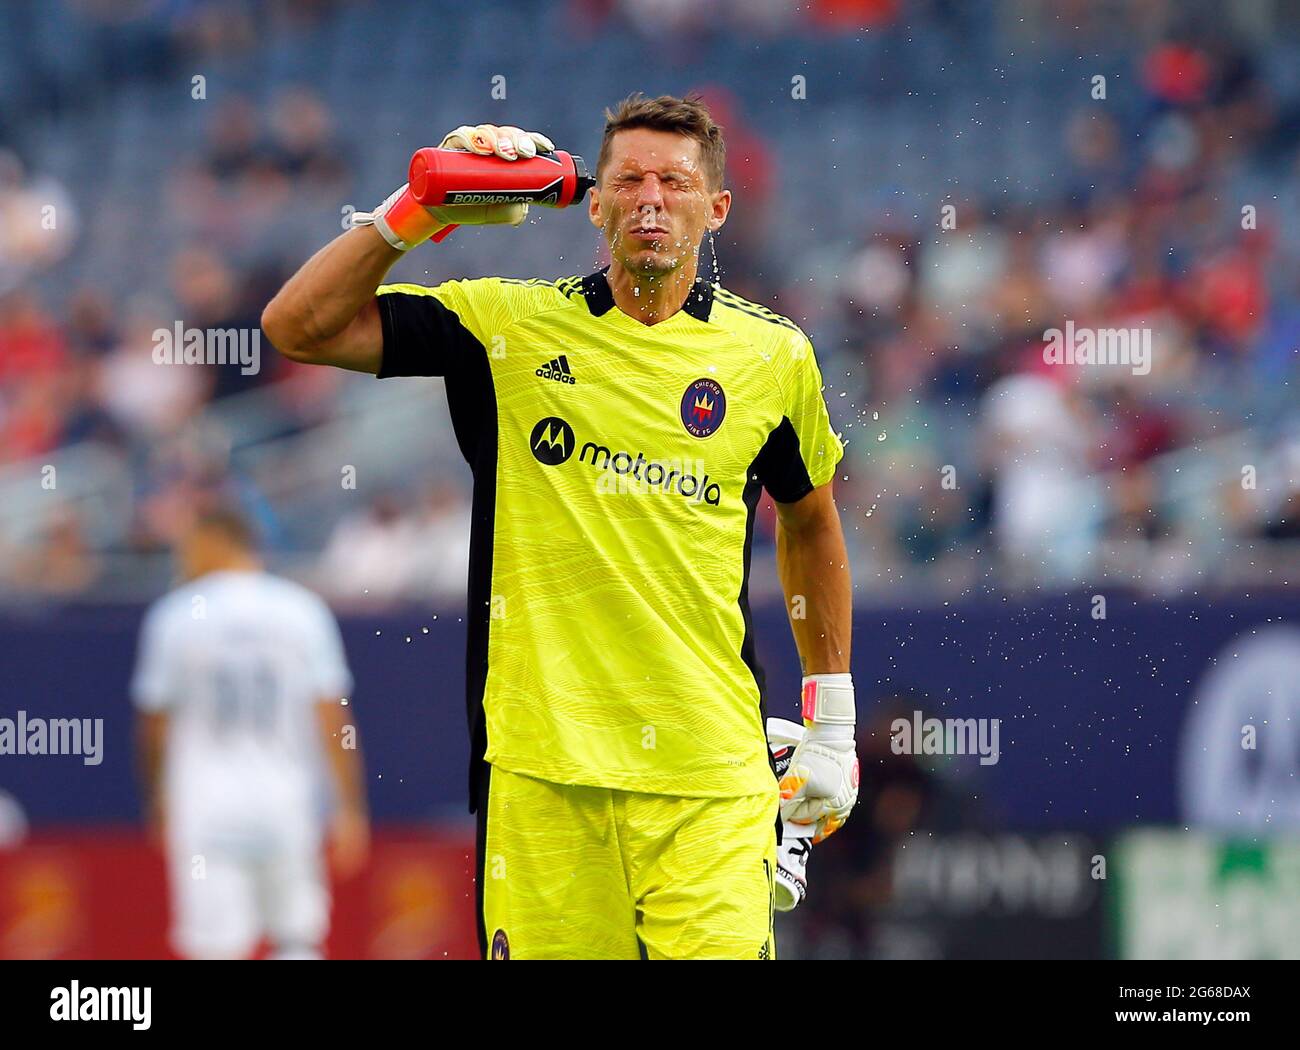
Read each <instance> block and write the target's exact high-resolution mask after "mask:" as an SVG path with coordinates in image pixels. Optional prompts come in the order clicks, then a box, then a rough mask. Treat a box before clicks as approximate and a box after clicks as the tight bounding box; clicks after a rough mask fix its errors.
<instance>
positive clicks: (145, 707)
mask: <svg viewBox="0 0 1300 1050" xmlns="http://www.w3.org/2000/svg"><path fill="white" fill-rule="evenodd" d="M168 608H169V606H166V605H162V604H156V605H154V606H152V607H151V608H150V609H149V611H148V612H147V613H146V614H145V618H144V623H143V624H142V625H141V627H140V646H139V650H138V652H137V653H136V662H135V673H134V674H133V675H132V677H131V702H132V703H134V704H135V706H136V708H137V709H138V710H141V711H151V712H154V711H162V710H163V709H165V708H167V707H169V706H170V705H171V704H173V703H174V702H175V700H176V680H177V675H176V673H175V668H174V667H173V655H174V654H175V652H176V646H175V645H173V644H170V643H169V638H168V635H169V631H168V617H167V609H168Z"/></svg>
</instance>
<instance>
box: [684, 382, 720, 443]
mask: <svg viewBox="0 0 1300 1050" xmlns="http://www.w3.org/2000/svg"><path fill="white" fill-rule="evenodd" d="M726 414H727V395H726V394H724V393H723V392H722V387H721V386H719V385H718V383H717V382H716V381H714V380H712V379H697V380H695V382H694V383H692V384H691V385H690V386H688V387H687V388H686V393H684V394H683V395H682V426H684V427H685V428H686V433H688V434H690V435H691V436H692V437H697V438H706V437H708V436H709V435H710V434H712V433H714V432H715V431H717V429H718V427H720V426H722V419H723V417H724V416H725V415H726Z"/></svg>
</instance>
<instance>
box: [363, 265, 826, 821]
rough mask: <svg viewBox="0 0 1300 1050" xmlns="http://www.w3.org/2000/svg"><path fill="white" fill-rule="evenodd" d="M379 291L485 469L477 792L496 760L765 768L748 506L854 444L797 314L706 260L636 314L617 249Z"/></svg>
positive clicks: (630, 782) (391, 342)
mask: <svg viewBox="0 0 1300 1050" xmlns="http://www.w3.org/2000/svg"><path fill="white" fill-rule="evenodd" d="M378 300H379V306H380V317H381V320H382V324H383V333H384V353H383V365H382V368H381V370H380V372H379V375H380V377H381V378H385V377H388V376H404V375H426V376H428V375H438V376H444V377H445V379H446V387H447V399H448V404H449V406H450V409H451V417H452V423H453V426H454V428H455V432H456V437H457V441H458V443H459V445H460V448H461V451H462V453H463V454H464V455H465V458H466V460H467V461H468V462H469V464H470V467H471V468H472V470H473V474H474V501H473V527H472V536H471V552H470V580H469V654H468V664H467V686H468V693H469V696H468V700H469V721H470V729H471V747H472V753H471V759H472V767H471V777H470V779H471V809H472V808H474V806H475V804H476V799H475V798H474V797H473V796H474V793H475V792H474V786H473V785H475V784H476V783H477V782H478V780H477V775H476V768H475V767H477V765H478V762H479V761H480V760H483V759H486V761H487V762H490V763H492V764H494V765H499V766H501V767H502V768H504V769H509V770H511V771H512V772H515V773H522V774H526V775H530V776H535V777H539V778H542V779H544V780H549V781H553V782H556V783H562V784H586V785H593V786H597V787H609V788H618V789H622V790H628V791H640V792H647V793H651V794H666V795H680V796H697V797H735V796H741V795H749V794H758V793H761V792H764V791H768V790H771V788H772V784H773V774H772V769H771V766H770V762H769V756H768V748H767V743H766V734H765V730H764V697H763V672H762V669H761V668H760V667H759V665H758V662H757V660H756V658H755V655H754V641H753V636H752V632H751V628H750V617H749V607H748V578H749V555H750V543H751V536H752V532H753V524H754V511H755V507H756V506H757V503H758V500H759V496H760V491H761V489H762V488H764V487H765V488H766V489H767V490H768V491H769V492H770V493H771V495H772V497H773V499H775V500H778V501H780V502H793V501H795V500H798V499H801V498H802V497H803V496H805V495H807V494H808V493H809V492H811V491H812V490H813V489H814V488H815V487H819V486H821V485H824V484H826V483H827V482H829V481H830V480H831V477H832V476H833V474H834V472H835V466H836V464H837V463H838V462H839V460H840V458H841V457H842V456H843V454H844V450H843V446H842V445H841V443H840V440H839V438H838V437H837V436H836V434H835V432H834V431H833V430H832V429H831V426H830V420H829V418H828V416H827V412H826V404H825V401H824V399H823V397H822V393H821V387H822V381H821V374H820V372H819V370H818V367H817V361H816V358H815V355H814V353H813V348H812V345H811V343H810V342H809V341H808V338H807V337H806V336H805V335H804V333H803V332H802V331H801V330H800V329H799V327H798V326H797V325H796V324H794V322H792V321H790V320H788V319H786V318H784V317H781V316H780V315H778V314H775V313H773V312H772V311H770V310H768V309H767V308H765V307H762V306H759V305H757V304H755V303H751V302H749V301H748V300H745V299H742V298H740V297H739V296H737V295H734V294H733V293H731V292H729V291H726V290H725V289H723V288H722V287H721V286H717V285H709V284H708V283H706V282H705V281H703V280H697V281H696V282H695V285H694V287H693V289H692V292H691V294H690V296H689V297H688V299H687V301H686V303H685V305H684V307H683V309H682V310H680V311H679V312H678V313H676V314H674V315H673V316H672V317H670V318H668V319H666V320H664V321H661V322H659V323H658V324H655V325H653V326H647V325H644V324H642V323H641V322H640V321H637V320H635V319H634V318H632V317H630V316H628V315H627V314H625V313H623V312H622V311H621V310H620V309H619V308H618V307H617V306H616V305H615V303H614V298H613V293H612V292H611V291H610V288H609V283H608V281H607V280H606V278H605V271H604V270H602V271H599V272H597V273H594V274H590V275H588V276H586V277H568V278H564V279H562V280H560V281H556V282H550V281H543V280H537V279H534V280H529V281H519V280H511V279H506V278H498V277H486V278H480V279H476V280H455V281H446V282H444V283H443V284H440V285H437V286H436V287H432V288H426V287H422V286H419V285H407V284H392V285H384V286H383V287H381V288H380V289H379V291H378Z"/></svg>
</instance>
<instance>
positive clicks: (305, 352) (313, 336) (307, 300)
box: [262, 226, 402, 374]
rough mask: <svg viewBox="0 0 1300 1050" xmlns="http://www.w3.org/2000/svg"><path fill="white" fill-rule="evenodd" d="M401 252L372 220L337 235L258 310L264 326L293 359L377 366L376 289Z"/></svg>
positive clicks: (380, 344)
mask: <svg viewBox="0 0 1300 1050" xmlns="http://www.w3.org/2000/svg"><path fill="white" fill-rule="evenodd" d="M401 257H402V253H401V252H400V251H399V250H398V249H396V248H394V247H392V246H391V245H390V244H388V242H387V241H385V240H384V238H383V237H381V236H380V235H379V231H378V230H376V229H375V228H374V227H373V226H359V227H357V228H356V229H352V230H348V232H347V233H345V234H343V235H342V236H341V237H336V238H335V239H334V240H333V241H331V242H330V243H329V244H327V245H325V247H324V248H322V249H321V250H320V251H318V252H317V253H316V254H315V255H313V256H312V257H311V258H310V259H308V260H307V261H306V262H305V263H304V264H303V266H302V268H301V269H300V270H299V271H298V272H297V273H295V274H294V275H293V276H292V277H290V278H289V280H288V281H287V282H285V285H284V287H283V288H281V289H280V291H279V292H277V293H276V296H275V298H274V299H272V300H271V301H270V302H269V303H268V304H267V306H266V309H265V310H263V311H262V331H264V332H265V333H266V337H267V338H268V339H270V340H271V342H272V343H273V344H274V345H275V348H276V349H277V350H279V351H280V353H282V354H284V356H285V357H287V358H289V360H291V361H298V362H300V363H302V364H307V365H334V366H336V367H338V368H350V369H352V371H354V372H370V373H372V374H373V373H376V372H378V371H379V365H380V362H381V360H382V358H383V349H384V335H383V330H382V329H381V328H380V325H379V307H378V305H377V304H376V302H375V289H376V288H378V287H379V285H380V284H381V283H382V281H383V279H384V276H385V275H386V274H387V273H388V271H389V269H390V268H391V267H392V265H393V263H395V262H397V260H398V259H400V258H401Z"/></svg>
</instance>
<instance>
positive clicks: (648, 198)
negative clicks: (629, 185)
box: [636, 175, 664, 208]
mask: <svg viewBox="0 0 1300 1050" xmlns="http://www.w3.org/2000/svg"><path fill="white" fill-rule="evenodd" d="M663 203H664V195H663V186H662V184H661V183H660V182H659V176H657V175H646V176H645V177H644V178H643V179H642V180H641V188H640V190H639V192H638V193H637V195H636V206H637V207H638V208H644V207H647V206H650V207H654V208H662V207H663Z"/></svg>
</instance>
